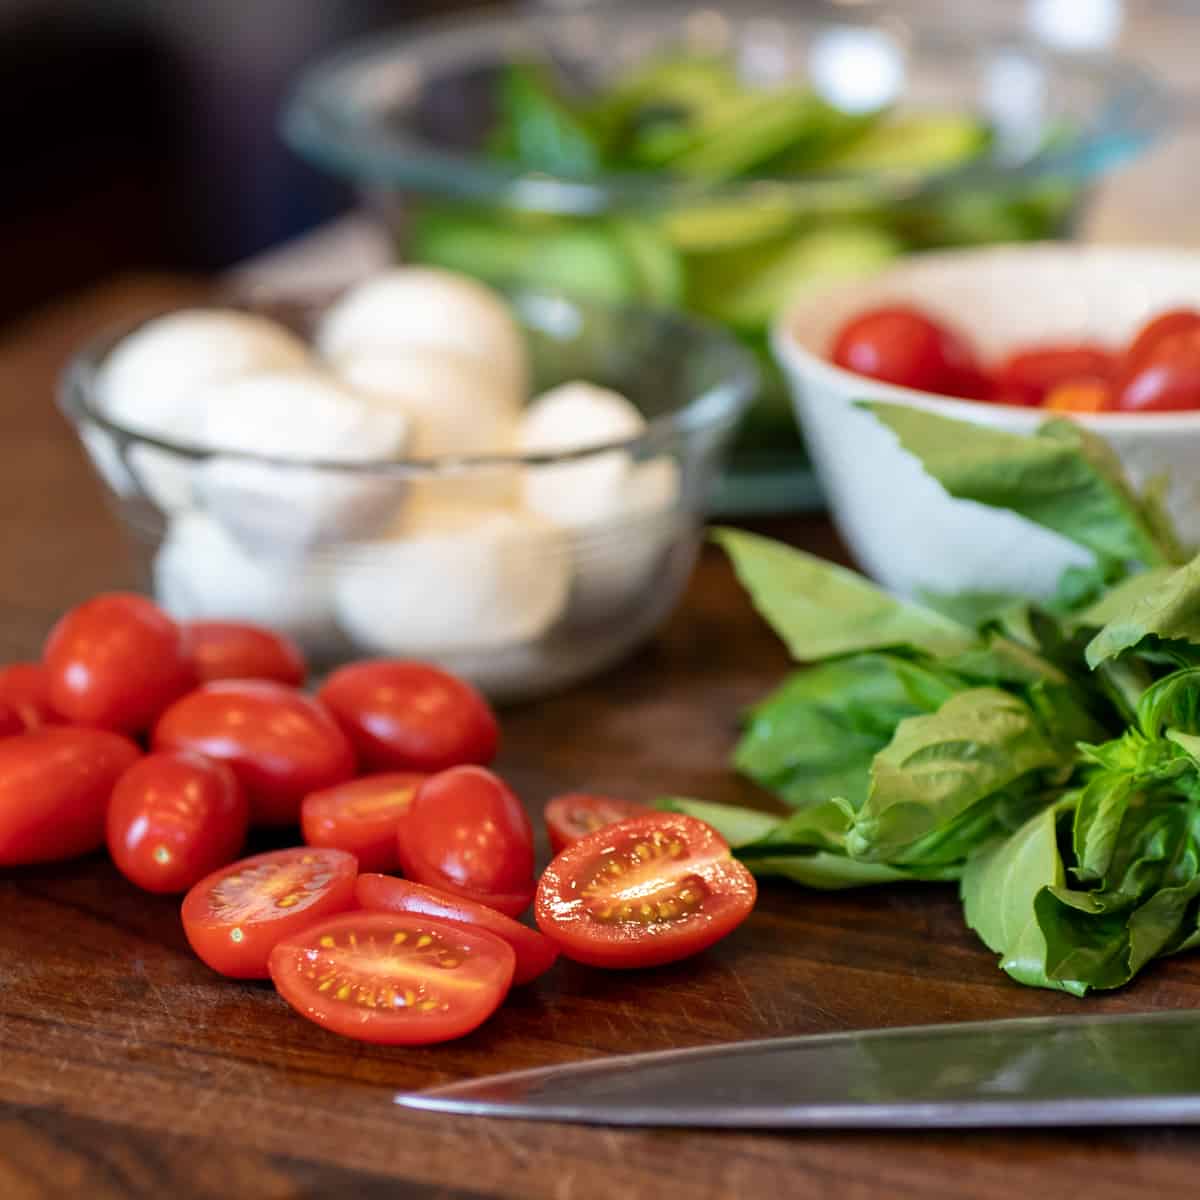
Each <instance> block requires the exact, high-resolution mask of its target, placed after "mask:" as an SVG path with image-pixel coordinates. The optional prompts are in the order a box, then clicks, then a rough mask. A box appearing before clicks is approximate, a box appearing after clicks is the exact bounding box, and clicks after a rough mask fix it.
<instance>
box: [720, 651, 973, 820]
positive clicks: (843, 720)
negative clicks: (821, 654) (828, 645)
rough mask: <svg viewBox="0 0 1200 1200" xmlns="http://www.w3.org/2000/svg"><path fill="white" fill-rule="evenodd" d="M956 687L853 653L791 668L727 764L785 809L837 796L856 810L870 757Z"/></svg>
mask: <svg viewBox="0 0 1200 1200" xmlns="http://www.w3.org/2000/svg"><path fill="white" fill-rule="evenodd" d="M962 686H963V684H962V683H961V681H959V680H957V679H955V677H954V676H953V675H951V674H949V673H948V672H945V671H941V670H938V669H937V668H936V667H935V666H926V665H922V664H920V663H917V662H914V661H912V660H909V659H905V658H901V657H899V656H898V655H892V654H859V655H855V656H853V657H851V658H844V659H836V660H834V661H832V662H826V663H821V664H820V665H818V666H815V667H808V668H806V669H804V670H801V671H797V672H796V673H795V674H794V675H792V676H791V677H789V678H788V679H787V680H786V681H785V682H784V684H783V685H782V686H781V687H780V688H778V689H777V690H776V691H775V692H773V693H772V694H771V695H770V696H768V697H767V699H766V700H764V701H762V702H761V703H760V704H758V705H756V706H755V708H754V709H752V710H751V712H750V713H749V719H748V723H747V728H746V732H745V734H744V735H743V737H742V739H741V741H740V742H739V743H738V746H737V749H736V751H735V752H734V759H733V761H734V765H735V766H736V768H737V769H738V770H739V771H741V772H742V773H743V774H744V775H748V776H749V777H750V778H752V779H754V780H755V781H756V782H758V783H760V784H761V785H762V786H763V787H766V788H769V789H770V790H771V791H773V792H774V793H775V794H776V795H778V796H780V797H781V798H782V799H783V800H784V801H786V802H787V803H788V804H789V805H792V806H793V807H801V806H804V805H808V804H815V803H819V802H820V801H822V800H826V799H828V798H829V797H831V796H844V797H845V798H846V799H847V800H848V801H849V802H850V803H851V804H852V805H853V806H854V807H855V808H858V807H861V805H862V803H863V801H864V800H865V799H866V796H867V787H868V785H869V782H870V768H871V760H872V759H873V758H874V756H875V754H876V753H877V752H878V751H879V750H882V749H883V747H884V746H886V745H887V744H888V742H889V741H890V740H891V738H892V735H893V734H894V733H895V731H896V726H897V725H898V724H899V723H900V722H901V721H902V720H904V718H905V717H911V716H916V715H917V714H919V713H923V712H926V713H927V712H934V711H936V710H937V709H938V708H939V707H940V706H941V704H942V703H943V702H944V701H945V700H946V699H947V698H948V697H949V696H950V695H952V694H953V692H954V691H955V690H956V689H959V688H961V687H962Z"/></svg>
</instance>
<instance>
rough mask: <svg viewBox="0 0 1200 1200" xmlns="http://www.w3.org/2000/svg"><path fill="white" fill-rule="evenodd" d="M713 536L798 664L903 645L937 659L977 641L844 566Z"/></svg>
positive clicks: (726, 532)
mask: <svg viewBox="0 0 1200 1200" xmlns="http://www.w3.org/2000/svg"><path fill="white" fill-rule="evenodd" d="M712 536H713V538H714V540H715V541H717V542H719V543H720V544H721V546H723V547H724V549H725V550H726V552H727V553H728V554H729V557H730V559H731V560H732V562H733V567H734V570H735V571H736V572H737V575H738V578H739V579H740V580H741V582H742V585H743V586H744V587H745V588H746V590H747V591H748V592H749V593H750V598H751V600H752V601H753V602H754V606H755V608H757V609H758V611H759V612H760V613H761V614H762V616H763V617H764V618H765V619H766V620H767V622H768V623H769V624H770V626H771V628H772V629H774V630H775V632H776V633H777V634H778V635H779V636H780V637H781V638H782V639H783V641H784V642H785V643H786V645H787V647H788V650H789V651H790V652H791V654H792V657H793V658H795V659H797V660H799V661H801V662H812V661H815V660H818V659H823V658H835V657H837V656H839V655H842V654H853V653H856V652H858V651H862V650H887V649H893V648H896V647H905V646H908V647H913V648H915V649H918V650H924V651H926V652H927V653H929V654H932V655H934V656H938V655H941V654H954V653H957V652H960V651H963V650H966V649H967V648H968V647H969V646H970V645H971V644H972V643H973V641H974V636H973V634H972V633H971V631H970V630H968V629H964V628H963V627H962V626H961V625H956V624H955V623H954V622H953V621H951V620H949V619H948V618H946V617H943V616H939V615H938V614H937V613H935V612H932V611H931V610H929V609H927V608H921V607H920V606H918V605H914V604H904V603H902V602H901V601H899V600H897V599H895V598H894V597H892V596H889V595H888V594H887V593H886V592H883V591H881V590H880V589H879V588H877V587H875V586H874V585H873V584H870V583H868V582H867V581H866V580H865V579H864V578H863V577H862V576H861V575H858V574H857V573H855V572H854V571H850V570H848V569H846V568H845V567H839V566H836V565H834V564H833V563H830V562H826V561H825V560H824V559H821V558H817V557H816V556H815V555H812V554H805V553H804V552H803V551H801V550H795V549H793V548H791V547H790V546H785V545H783V543H781V542H776V541H772V540H771V539H770V538H765V537H760V536H759V535H758V534H753V533H744V532H742V531H741V530H737V529H717V530H714V531H713V535H712Z"/></svg>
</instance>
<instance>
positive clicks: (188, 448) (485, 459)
mask: <svg viewBox="0 0 1200 1200" xmlns="http://www.w3.org/2000/svg"><path fill="white" fill-rule="evenodd" d="M500 291H501V294H502V295H504V296H505V298H506V299H507V300H508V301H509V302H510V304H511V305H512V307H513V311H514V315H515V316H516V318H517V322H518V325H520V326H522V327H523V328H528V327H529V325H530V323H531V322H530V318H529V316H528V307H527V306H530V305H532V306H533V307H534V308H536V307H537V306H539V305H542V306H547V307H546V312H547V313H548V314H551V317H550V319H551V320H553V314H554V312H555V311H556V310H557V312H558V314H559V316H561V313H562V306H563V305H567V306H569V307H570V308H571V309H573V310H574V312H575V313H580V312H585V313H586V312H588V311H591V312H593V313H613V312H616V313H620V314H622V315H623V316H625V317H627V318H628V319H631V320H634V319H638V318H647V319H651V318H652V319H653V320H654V321H656V322H660V323H663V324H665V325H666V326H667V327H668V328H669V327H671V326H674V327H676V328H677V329H682V330H687V331H690V332H691V333H692V334H693V335H699V336H700V337H702V338H703V339H704V340H705V341H706V342H707V343H708V344H709V345H711V346H715V347H718V348H719V353H720V355H721V358H722V359H723V361H724V362H725V363H726V364H727V366H726V370H725V372H724V374H723V375H722V377H721V378H719V379H717V380H716V381H715V382H713V383H712V384H710V385H709V386H708V387H706V388H703V389H702V390H699V391H697V392H696V393H695V394H694V395H692V396H691V397H690V398H689V399H688V400H687V401H686V402H685V403H683V404H681V405H680V406H679V407H678V408H675V409H673V410H672V411H670V412H666V413H661V414H659V415H658V416H655V417H652V418H650V419H649V420H647V422H646V426H645V428H644V429H642V430H641V431H640V432H639V433H637V434H635V435H633V436H632V437H625V438H618V439H615V440H613V441H608V442H603V443H598V444H593V445H589V446H584V447H578V448H575V449H571V450H562V451H549V452H547V451H541V452H537V453H508V454H450V455H439V456H437V457H434V458H427V459H420V458H392V459H369V460H361V461H360V460H354V461H347V460H345V459H322V458H295V457H284V456H280V455H273V454H269V453H263V452H257V451H248V450H231V449H221V448H220V447H216V446H211V445H204V444H202V443H199V442H190V441H186V440H176V439H174V438H171V437H166V436H163V435H160V434H151V433H147V432H145V431H143V430H140V429H137V428H135V427H133V426H130V425H127V424H125V423H123V422H120V421H117V420H114V419H113V418H112V417H111V416H109V415H108V414H107V413H105V412H104V411H103V407H102V405H101V403H100V376H101V372H102V370H103V366H104V362H105V359H106V357H107V355H108V354H109V353H110V352H111V351H112V350H113V349H114V348H115V347H116V345H117V344H118V343H119V342H120V341H121V340H122V339H123V338H125V337H127V336H129V335H130V334H131V333H133V332H135V331H136V330H138V329H140V328H142V327H143V326H145V325H147V324H149V323H150V322H152V321H154V320H156V319H158V318H160V317H164V316H169V315H172V314H174V313H179V312H186V311H191V310H195V309H200V308H206V307H208V308H212V307H220V308H224V309H226V310H229V309H233V310H235V311H241V312H252V313H259V314H260V315H261V314H263V313H264V307H263V306H262V305H261V304H259V303H256V301H255V298H254V297H253V296H252V295H251V296H242V297H238V296H232V297H231V296H217V297H214V303H213V304H212V305H177V306H173V307H170V308H167V309H163V310H161V311H159V312H157V313H153V314H151V315H150V316H149V317H144V318H141V319H139V320H135V321H126V322H122V323H119V324H117V325H115V326H111V327H109V328H108V329H107V330H105V331H103V332H101V333H100V334H98V335H95V336H93V337H92V338H90V339H89V340H88V341H87V342H85V343H84V344H83V345H82V346H81V347H79V348H78V349H77V350H76V351H75V352H74V353H73V354H72V356H71V358H70V359H69V360H68V362H67V365H66V367H65V368H64V369H63V371H62V374H61V375H60V377H59V385H58V405H59V408H60V410H61V411H62V412H63V413H64V414H65V415H66V417H67V419H68V420H69V421H70V422H71V424H72V425H73V426H74V427H75V428H76V429H77V430H79V429H82V428H85V427H88V426H90V427H95V428H99V429H101V430H102V431H104V432H105V433H107V434H109V435H110V436H111V437H113V438H115V439H116V440H117V442H118V444H119V445H120V446H121V447H122V449H124V448H125V447H127V446H149V447H153V448H154V449H156V450H161V451H164V452H166V453H168V454H171V455H173V456H175V457H178V458H183V459H188V460H191V461H194V462H205V461H209V460H220V461H221V462H239V463H249V464H257V465H259V466H263V467H270V468H272V469H281V470H297V471H301V470H303V471H314V470H319V471H321V472H322V473H329V474H343V475H352V476H356V477H361V476H379V477H383V478H391V479H417V480H429V479H440V478H453V477H456V476H461V475H464V474H467V473H470V472H475V471H486V470H494V469H496V468H506V467H507V468H531V467H546V466H555V465H558V464H563V463H573V462H583V461H587V460H588V459H591V458H594V457H596V456H599V455H604V454H611V453H613V452H625V453H628V454H631V455H633V456H634V457H636V458H638V459H644V458H649V457H652V456H653V455H654V454H658V453H663V452H665V451H668V450H670V449H671V448H672V447H674V446H676V445H678V444H679V443H680V442H681V441H684V440H687V439H688V438H690V437H691V436H693V435H695V434H698V433H701V432H705V431H707V430H721V429H723V428H728V429H732V428H733V426H734V425H735V424H736V422H737V420H738V419H739V417H740V416H741V415H742V413H743V412H744V411H745V409H746V407H747V405H748V404H749V402H750V400H751V398H752V397H753V395H754V394H755V392H756V391H757V388H758V383H759V371H758V367H757V366H756V364H755V362H754V359H753V356H752V355H751V353H750V351H749V350H748V349H747V348H746V347H745V346H743V345H742V344H741V343H740V342H739V341H738V339H737V338H736V337H735V336H734V335H733V334H732V333H731V332H730V331H729V330H727V329H725V328H724V327H723V326H721V325H719V324H717V323H716V322H713V321H707V320H704V319H702V318H698V317H694V316H691V315H689V314H686V313H679V312H674V311H671V310H668V309H661V308H653V307H650V306H646V305H637V304H630V305H609V304H603V303H600V302H596V301H589V300H585V299H581V298H579V297H573V296H566V295H564V294H562V293H559V292H553V291H549V290H547V289H541V288H513V289H500ZM329 299H330V297H329V296H325V295H323V296H322V297H321V300H320V302H319V303H317V304H314V305H306V304H305V303H304V302H303V300H300V301H299V302H297V298H296V297H295V296H294V295H293V296H289V297H288V298H287V300H288V305H289V307H291V308H292V309H295V308H296V307H297V305H298V306H299V307H301V308H303V309H305V310H306V311H308V312H310V313H313V310H314V309H315V310H317V311H319V310H320V309H323V308H324V307H325V305H326V304H327V303H328V301H329ZM268 315H269V313H268ZM530 399H532V397H530Z"/></svg>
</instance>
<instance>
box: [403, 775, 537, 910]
mask: <svg viewBox="0 0 1200 1200" xmlns="http://www.w3.org/2000/svg"><path fill="white" fill-rule="evenodd" d="M397 847H398V849H399V853H400V865H401V867H402V868H403V870H404V874H405V875H406V876H408V878H410V879H415V880H416V881H417V882H418V883H425V884H429V885H430V886H431V887H436V888H440V889H442V890H443V891H447V892H452V893H454V894H455V895H460V896H466V897H467V899H469V900H474V901H476V902H477V903H479V904H484V905H487V907H489V908H494V909H496V910H497V911H499V912H502V913H505V914H506V915H507V916H510V917H515V916H518V915H519V914H520V913H522V912H524V910H525V909H526V908H528V907H529V902H530V900H532V899H533V892H534V880H533V828H532V826H531V825H530V824H529V817H528V816H527V815H526V813H525V810H524V809H523V808H522V807H521V802H520V801H519V800H518V799H517V798H516V796H514V795H513V793H512V792H511V791H510V790H509V789H508V787H506V786H505V784H504V782H503V780H501V779H499V778H498V777H497V776H495V775H493V774H492V773H491V771H487V770H484V768H482V767H453V768H451V769H450V770H449V771H443V772H441V774H439V775H434V776H433V777H432V778H430V779H427V780H426V781H425V782H424V783H423V784H422V785H421V787H420V788H418V789H417V794H416V796H414V797H413V802H412V804H411V806H410V807H409V810H408V812H407V813H405V815H404V818H403V819H402V820H401V822H400V832H399V837H398V838H397Z"/></svg>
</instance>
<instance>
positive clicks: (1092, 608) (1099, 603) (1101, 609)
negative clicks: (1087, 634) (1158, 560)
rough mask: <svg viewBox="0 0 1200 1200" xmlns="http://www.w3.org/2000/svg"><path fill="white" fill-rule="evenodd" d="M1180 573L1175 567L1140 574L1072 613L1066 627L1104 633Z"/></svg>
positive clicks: (1129, 577)
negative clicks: (1103, 631)
mask: <svg viewBox="0 0 1200 1200" xmlns="http://www.w3.org/2000/svg"><path fill="white" fill-rule="evenodd" d="M1176 570H1177V568H1176V567H1153V568H1152V569H1151V570H1149V571H1139V572H1138V573H1137V574H1135V575H1130V576H1128V578H1126V579H1122V580H1121V581H1120V582H1119V583H1116V584H1114V585H1113V586H1112V587H1110V588H1108V589H1107V590H1106V591H1104V592H1102V593H1100V594H1099V595H1097V596H1096V598H1095V599H1094V600H1093V601H1092V602H1091V603H1090V604H1088V605H1087V606H1086V607H1084V608H1082V609H1080V610H1079V611H1077V612H1073V613H1072V614H1071V615H1070V616H1069V617H1068V618H1067V623H1068V625H1069V626H1070V628H1072V629H1101V628H1103V627H1104V626H1105V625H1107V624H1108V623H1109V622H1110V621H1112V620H1113V619H1114V618H1116V617H1120V616H1123V615H1125V614H1126V613H1128V612H1129V610H1130V609H1131V608H1132V607H1133V606H1134V605H1136V604H1137V603H1138V602H1139V601H1141V600H1142V599H1144V598H1145V597H1147V596H1153V595H1154V593H1155V592H1157V591H1158V590H1159V589H1160V588H1161V587H1162V585H1163V583H1164V582H1165V581H1166V580H1168V579H1169V578H1170V577H1171V576H1172V575H1173V574H1174V573H1175V571H1176Z"/></svg>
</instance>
